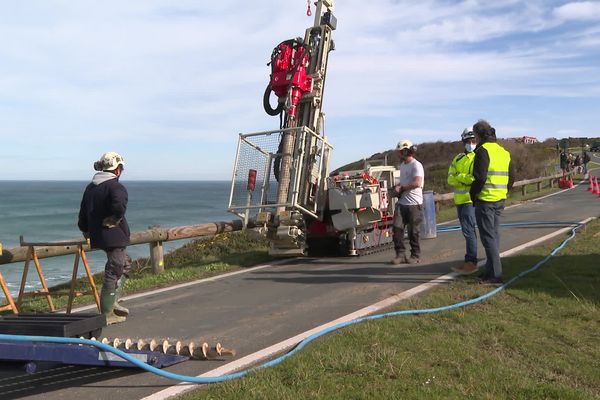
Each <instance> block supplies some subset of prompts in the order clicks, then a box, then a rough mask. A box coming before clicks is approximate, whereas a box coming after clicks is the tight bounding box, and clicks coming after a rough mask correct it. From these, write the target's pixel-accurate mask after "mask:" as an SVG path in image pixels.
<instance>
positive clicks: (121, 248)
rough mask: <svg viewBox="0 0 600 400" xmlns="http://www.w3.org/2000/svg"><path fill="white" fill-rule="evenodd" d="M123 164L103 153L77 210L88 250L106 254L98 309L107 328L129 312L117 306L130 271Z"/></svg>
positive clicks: (95, 165)
mask: <svg viewBox="0 0 600 400" xmlns="http://www.w3.org/2000/svg"><path fill="white" fill-rule="evenodd" d="M124 165H125V160H124V159H123V157H121V155H119V154H118V153H115V152H113V151H111V152H108V153H104V154H103V155H102V157H101V158H100V160H98V161H96V162H95V163H94V169H95V170H96V171H98V172H97V173H96V174H95V175H94V177H93V179H92V182H91V183H90V184H89V185H88V186H87V187H86V188H85V192H84V193H83V198H82V200H81V207H80V209H79V221H78V226H79V229H80V230H81V232H83V235H84V236H85V237H86V238H89V240H90V246H91V247H92V248H96V249H102V250H104V251H105V252H106V258H107V262H106V266H105V268H104V284H103V285H102V292H101V295H100V308H101V311H102V313H103V314H104V315H106V322H107V324H108V325H111V324H115V323H119V322H123V321H125V320H126V318H127V315H129V310H128V309H127V308H125V307H123V306H121V305H120V304H118V297H119V292H120V290H121V289H122V288H123V285H124V284H125V279H126V278H127V276H128V273H129V270H130V269H131V258H130V257H129V255H128V254H127V251H126V248H127V246H128V245H129V235H130V232H129V225H128V224H127V220H126V219H125V211H126V210H127V201H128V194H127V189H125V186H123V184H121V183H120V182H119V178H120V177H121V175H122V174H123V170H124Z"/></svg>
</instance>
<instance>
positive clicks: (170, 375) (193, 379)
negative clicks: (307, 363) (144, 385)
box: [0, 221, 584, 384]
mask: <svg viewBox="0 0 600 400" xmlns="http://www.w3.org/2000/svg"><path fill="white" fill-rule="evenodd" d="M539 225H567V226H571V225H574V227H573V228H572V229H571V234H570V235H569V237H567V238H566V239H565V240H563V242H562V243H561V244H560V245H559V246H558V247H556V248H555V249H554V250H552V251H551V252H550V253H549V254H548V255H547V256H546V257H544V258H543V259H542V260H540V261H539V262H538V263H536V264H535V265H534V266H533V267H531V268H529V269H528V270H525V271H523V272H521V273H519V274H518V275H516V276H514V277H512V278H511V279H510V280H509V281H508V282H506V283H505V284H503V285H502V286H499V287H497V288H495V289H494V290H492V291H490V292H489V293H486V294H484V295H482V296H479V297H476V298H474V299H471V300H466V301H461V302H459V303H455V304H450V305H447V306H442V307H434V308H424V309H414V310H401V311H393V312H387V313H382V314H375V315H369V316H366V317H362V318H357V319H353V320H351V321H346V322H342V323H339V324H337V325H333V326H331V327H329V328H326V329H323V330H321V331H319V332H316V333H314V334H312V335H311V336H309V337H307V338H305V339H304V340H302V341H301V342H300V343H298V345H296V347H294V348H293V349H292V350H291V351H289V352H288V353H286V354H284V355H282V356H280V357H278V358H275V359H273V360H271V361H268V362H266V363H264V364H261V365H258V366H255V367H252V368H248V369H245V370H242V371H239V372H235V373H231V374H225V375H221V376H216V377H200V376H186V375H180V374H175V373H172V372H169V371H164V370H161V369H158V368H155V367H153V366H151V365H148V364H146V363H144V362H142V361H140V360H138V359H136V358H134V357H132V356H131V355H130V354H128V353H125V352H124V351H121V350H119V349H116V348H114V347H112V346H109V345H107V344H104V343H101V342H99V341H94V340H88V339H77V338H64V337H52V336H23V335H5V334H0V340H13V341H20V342H47V343H68V344H83V345H90V346H95V347H97V348H99V349H101V350H104V351H109V352H111V353H113V354H115V355H117V356H119V357H121V358H123V359H125V360H127V361H129V362H130V363H132V364H134V365H135V366H137V367H139V368H142V369H144V370H146V371H148V372H152V373H154V374H156V375H159V376H162V377H164V378H168V379H174V380H177V381H183V382H191V383H199V384H206V383H217V382H224V381H228V380H232V379H237V378H241V377H243V376H245V375H247V374H248V373H249V372H251V371H256V370H259V369H263V368H268V367H272V366H274V365H277V364H279V363H281V362H282V361H284V360H285V359H287V358H289V357H291V356H293V355H294V354H296V353H297V352H299V351H300V350H302V349H303V348H304V347H305V346H306V345H307V344H309V343H310V342H312V341H313V340H315V339H317V338H319V337H321V336H324V335H326V334H328V333H330V332H333V331H335V330H338V329H341V328H344V327H347V326H350V325H355V324H358V323H361V322H364V321H372V320H376V319H380V318H387V317H395V316H399V315H415V314H431V313H436V312H441V311H447V310H452V309H456V308H460V307H465V306H468V305H471V304H475V303H478V302H481V301H484V300H487V299H489V298H490V297H492V296H494V295H496V294H498V293H499V292H501V291H502V290H504V289H505V288H506V287H507V286H509V285H511V284H512V283H514V282H515V281H517V280H519V279H521V278H523V277H524V276H526V275H528V274H530V273H532V272H534V271H536V270H537V269H539V268H540V267H541V266H542V265H544V264H545V263H546V262H548V260H550V259H551V258H552V257H554V256H555V255H556V254H557V253H558V252H559V251H560V250H562V249H563V248H564V247H565V246H566V245H567V243H568V242H569V241H571V239H573V238H574V237H575V235H576V233H577V230H578V229H579V228H581V227H582V226H583V225H584V224H583V223H580V222H556V221H552V222H513V223H506V224H501V226H506V227H519V226H539ZM459 229H460V226H458V227H456V226H448V227H438V232H451V231H454V230H459Z"/></svg>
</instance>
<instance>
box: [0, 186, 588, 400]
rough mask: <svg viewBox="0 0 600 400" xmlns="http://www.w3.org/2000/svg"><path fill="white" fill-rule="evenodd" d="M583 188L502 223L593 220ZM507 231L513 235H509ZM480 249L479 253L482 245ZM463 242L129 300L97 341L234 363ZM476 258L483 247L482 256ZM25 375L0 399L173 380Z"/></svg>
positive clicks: (527, 235) (273, 270)
mask: <svg viewBox="0 0 600 400" xmlns="http://www.w3.org/2000/svg"><path fill="white" fill-rule="evenodd" d="M586 189H587V185H580V186H578V187H576V188H575V189H573V190H570V191H565V192H562V193H560V194H557V195H555V196H551V197H547V198H545V199H542V200H538V201H532V202H528V203H526V204H522V205H519V206H517V207H512V208H509V209H507V210H506V211H505V212H504V216H505V217H504V219H503V222H520V221H580V220H583V219H585V218H587V217H597V216H600V198H597V197H596V196H593V195H591V194H589V193H588V192H587V191H586ZM509 229H510V230H509ZM557 229H558V227H556V226H544V227H535V228H525V227H524V228H506V229H503V230H502V240H501V242H502V243H501V244H502V245H501V247H502V250H503V251H504V250H507V249H511V248H514V247H516V246H518V245H521V244H523V243H526V242H528V241H531V240H533V239H536V238H538V237H541V236H543V235H546V234H548V233H550V232H553V231H555V230H557ZM480 250H483V249H480ZM463 253H464V243H463V239H462V236H461V235H460V233H459V232H453V233H443V234H440V235H438V238H436V239H430V240H425V241H424V243H423V254H424V260H423V261H424V262H423V263H422V264H420V265H418V266H410V267H402V268H399V267H394V266H392V265H390V264H389V263H388V261H389V260H390V259H391V257H392V252H391V251H390V252H387V253H380V254H375V255H371V256H367V257H360V258H330V259H299V260H292V261H290V262H288V263H287V264H284V265H277V266H270V267H267V268H263V269H259V270H254V271H249V272H246V273H243V274H239V275H235V276H232V277H229V278H226V279H222V280H217V281H213V282H206V283H201V284H197V285H193V286H188V287H186V288H182V289H178V290H176V291H166V292H162V293H159V294H151V295H148V296H144V297H139V298H136V299H133V300H128V301H126V302H125V305H126V306H128V307H129V308H130V310H131V312H132V315H131V317H130V318H129V319H128V320H127V322H126V323H125V324H121V325H117V326H111V327H108V328H106V329H105V330H104V335H105V336H108V337H119V338H126V337H132V338H176V339H185V340H196V341H204V340H206V341H208V342H212V343H214V342H216V341H220V342H221V343H223V344H224V345H226V347H233V348H235V349H237V351H238V355H237V358H240V357H243V356H245V355H248V354H251V353H253V352H256V351H258V350H260V349H263V348H265V347H267V346H270V345H273V344H275V343H278V342H280V341H282V340H285V339H287V338H289V337H292V336H294V335H297V334H299V333H301V332H304V331H306V330H309V329H312V328H314V327H316V326H319V325H321V324H323V323H326V322H329V321H331V320H334V319H336V318H339V317H341V316H343V315H346V314H348V313H351V312H353V311H355V310H358V309H360V308H363V307H365V306H368V305H370V304H373V303H375V302H377V301H380V300H383V299H385V298H388V297H389V296H392V295H394V294H397V293H401V292H403V291H405V290H407V289H409V288H412V287H415V286H417V285H419V284H421V283H424V282H427V281H430V280H431V279H433V278H436V277H439V276H440V275H444V274H446V273H448V272H449V271H450V267H451V266H452V265H455V264H457V263H459V262H460V261H461V259H462V256H463ZM480 256H481V257H482V258H483V257H484V255H483V251H480ZM226 362H227V361H211V362H206V361H188V362H185V363H182V364H178V365H175V366H173V367H170V368H169V370H170V371H172V372H175V373H179V374H185V375H200V374H202V373H205V372H207V371H209V370H211V369H214V368H217V367H219V366H222V365H224V364H225V363H226ZM42 369H43V370H42V371H40V372H38V373H36V374H34V375H31V376H27V375H24V374H23V373H22V372H21V371H17V370H15V369H14V368H7V367H4V368H2V369H0V397H1V398H3V399H5V398H6V399H8V398H27V399H44V400H52V399H61V400H68V399H77V400H80V399H90V398H94V399H110V400H114V399H123V398H126V399H140V398H143V397H145V396H148V395H150V394H152V393H155V392H158V391H160V390H162V389H164V388H167V387H169V386H172V385H173V384H174V383H176V382H174V381H171V380H167V379H164V378H160V377H157V376H155V375H153V374H150V373H145V372H139V371H137V370H129V369H110V368H87V367H86V368H83V367H76V366H56V365H48V366H46V367H45V368H42Z"/></svg>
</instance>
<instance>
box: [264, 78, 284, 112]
mask: <svg viewBox="0 0 600 400" xmlns="http://www.w3.org/2000/svg"><path fill="white" fill-rule="evenodd" d="M271 91H272V90H271V84H270V83H269V84H268V85H267V88H266V89H265V94H264V96H263V107H264V108H265V111H266V113H267V114H269V115H271V116H275V115H279V114H281V112H282V111H283V106H284V104H283V102H281V101H279V100H278V101H277V107H276V108H273V107H271V102H270V97H271Z"/></svg>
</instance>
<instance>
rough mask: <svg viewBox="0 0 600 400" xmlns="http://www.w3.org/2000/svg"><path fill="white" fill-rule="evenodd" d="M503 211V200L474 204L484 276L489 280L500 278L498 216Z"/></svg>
mask: <svg viewBox="0 0 600 400" xmlns="http://www.w3.org/2000/svg"><path fill="white" fill-rule="evenodd" d="M502 210H504V200H501V201H497V202H495V203H486V202H484V201H477V202H476V203H475V219H476V220H477V226H478V227H479V237H480V238H481V244H483V248H484V249H485V257H486V260H485V268H484V275H485V276H486V277H489V278H492V277H493V278H501V277H502V263H501V261H500V232H499V231H498V230H499V228H500V215H502Z"/></svg>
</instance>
